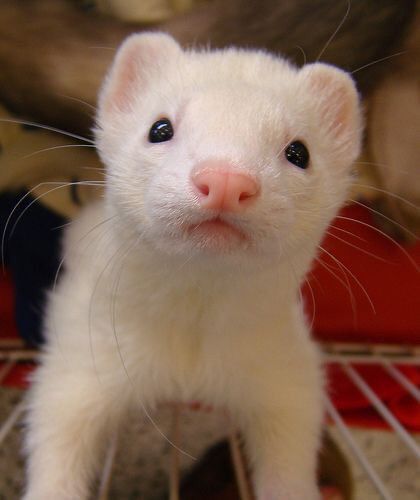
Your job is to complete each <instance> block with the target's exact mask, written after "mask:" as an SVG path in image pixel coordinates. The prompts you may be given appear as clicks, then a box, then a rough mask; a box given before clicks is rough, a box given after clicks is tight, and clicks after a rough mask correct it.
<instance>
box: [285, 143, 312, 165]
mask: <svg viewBox="0 0 420 500" xmlns="http://www.w3.org/2000/svg"><path fill="white" fill-rule="evenodd" d="M284 154H285V155H286V159H287V161H289V162H290V163H293V165H296V166H297V167H299V168H307V166H308V164H309V151H308V150H307V148H306V146H305V145H304V144H303V143H302V142H300V141H295V142H291V143H290V144H289V145H288V146H287V148H286V149H285V151H284Z"/></svg>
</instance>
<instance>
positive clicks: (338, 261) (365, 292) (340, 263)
mask: <svg viewBox="0 0 420 500" xmlns="http://www.w3.org/2000/svg"><path fill="white" fill-rule="evenodd" d="M318 248H319V249H320V250H321V251H322V252H324V253H326V254H327V255H328V256H329V257H330V258H331V259H333V260H334V262H336V263H337V265H338V266H339V267H342V268H343V269H345V270H346V271H347V272H348V273H349V275H350V276H351V277H352V278H353V279H354V281H355V282H356V283H357V284H358V285H359V287H360V289H361V290H362V292H363V293H364V295H365V297H366V298H367V300H368V302H369V304H370V307H371V308H372V311H373V313H374V314H376V309H375V306H374V305H373V302H372V299H371V298H370V296H369V294H368V293H367V291H366V288H365V287H364V286H363V285H362V284H361V283H360V281H359V280H358V278H356V276H355V275H354V274H353V273H352V272H351V271H350V269H349V268H348V267H347V266H345V265H344V264H343V263H342V262H341V261H340V260H339V259H337V257H335V256H334V255H333V254H332V253H330V252H328V250H325V248H323V247H322V246H321V245H318Z"/></svg>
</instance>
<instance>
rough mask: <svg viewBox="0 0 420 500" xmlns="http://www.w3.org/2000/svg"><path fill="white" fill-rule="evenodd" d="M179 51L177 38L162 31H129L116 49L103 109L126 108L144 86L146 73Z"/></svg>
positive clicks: (146, 78)
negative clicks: (130, 32) (136, 32)
mask: <svg viewBox="0 0 420 500" xmlns="http://www.w3.org/2000/svg"><path fill="white" fill-rule="evenodd" d="M180 52H181V49H180V47H179V45H178V44H177V42H176V41H175V40H174V39H173V38H172V37H170V36H169V35H166V34H164V33H142V34H134V35H131V36H130V37H129V38H128V39H127V40H126V41H125V42H124V43H123V45H122V47H121V48H120V49H119V51H118V53H117V56H116V58H115V62H114V65H113V67H112V69H111V72H110V74H109V76H108V79H107V81H106V84H105V87H104V92H103V96H102V103H101V104H102V106H103V109H104V111H105V112H112V111H113V110H114V111H115V110H116V111H122V112H127V111H130V109H131V106H132V104H133V101H134V100H135V97H136V93H137V92H141V91H142V90H144V88H145V85H146V84H147V81H148V80H149V78H150V76H151V75H152V74H155V73H156V72H159V71H161V69H163V70H164V68H165V66H166V65H167V64H168V63H169V61H170V60H171V59H173V58H174V57H176V55H177V54H179V53H180Z"/></svg>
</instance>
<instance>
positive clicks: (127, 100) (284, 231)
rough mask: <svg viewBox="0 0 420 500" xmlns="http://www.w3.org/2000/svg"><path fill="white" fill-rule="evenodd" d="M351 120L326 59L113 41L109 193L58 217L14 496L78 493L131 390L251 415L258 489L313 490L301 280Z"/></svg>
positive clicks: (106, 120)
mask: <svg viewBox="0 0 420 500" xmlns="http://www.w3.org/2000/svg"><path fill="white" fill-rule="evenodd" d="M361 132H362V124H361V112H360V106H359V99H358V95H357V92H356V90H355V87H354V84H353V82H352V80H351V78H350V77H349V76H348V75H347V74H345V73H344V72H343V71H340V70H338V69H336V68H333V67H331V66H328V65H325V64H318V63H316V64H310V65H307V66H305V67H303V68H302V69H297V68H295V67H292V66H291V65H290V64H288V63H287V62H285V61H284V60H282V59H280V58H279V57H275V56H272V55H269V54H266V53H263V52H259V51H246V50H237V49H228V50H220V51H194V50H192V51H184V50H182V49H181V48H180V46H179V45H178V44H177V43H176V42H175V41H174V40H173V39H172V38H171V37H169V36H167V35H165V34H159V33H155V34H150V33H146V34H140V35H133V36H131V37H129V38H128V39H127V40H126V41H125V42H124V44H123V45H122V47H121V48H120V50H119V51H118V53H117V56H116V58H115V61H114V63H113V66H112V68H111V70H110V72H109V74H108V76H107V78H106V81H105V83H104V85H103V88H102V91H101V93H100V97H99V107H98V116H97V129H96V139H97V147H98V150H99V152H100V155H101V157H102V160H103V161H104V163H105V165H106V169H107V170H106V183H105V184H106V190H105V196H104V199H103V200H102V201H101V202H99V203H97V204H96V205H94V206H92V207H90V208H88V209H87V210H85V212H84V213H83V215H82V216H81V217H80V218H79V219H78V220H77V221H76V222H75V223H74V224H73V225H72V226H71V228H70V229H69V231H68V232H67V235H66V239H65V241H64V256H65V263H66V265H65V272H64V274H63V276H62V277H61V279H60V281H59V283H58V286H57V287H56V289H55V290H54V291H53V292H52V293H51V296H50V300H49V306H48V308H47V312H46V321H45V332H46V335H47V345H46V347H45V349H44V353H43V356H42V364H41V367H40V368H39V369H38V370H37V372H36V375H35V380H34V384H33V387H32V389H31V394H30V400H29V414H28V426H27V436H26V448H27V451H28V454H29V459H28V482H27V489H26V494H25V497H24V498H25V500H76V499H77V500H81V499H86V498H87V497H88V495H89V487H90V483H91V480H92V478H93V476H94V474H95V472H96V470H97V466H98V462H99V461H100V457H101V452H102V449H103V443H104V442H105V441H106V437H107V436H108V435H109V433H110V432H111V431H112V430H113V429H115V426H117V425H118V423H119V422H120V420H121V419H122V418H123V417H124V415H125V414H126V413H127V410H128V409H129V408H130V407H137V408H139V407H140V408H144V409H146V410H147V409H149V408H153V406H154V405H155V404H156V403H157V402H160V401H165V400H179V401H188V400H192V399H194V400H196V399H198V400H200V401H202V402H204V403H206V404H211V405H213V406H215V407H222V408H225V409H226V410H227V411H228V412H229V414H230V415H231V417H232V419H233V421H234V422H236V424H237V425H238V427H239V428H240V429H241V431H242V432H243V435H244V439H245V445H246V450H247V453H248V457H249V460H250V463H251V465H252V470H253V481H254V485H255V491H256V496H257V499H258V500H279V499H281V500H283V499H285V500H286V499H290V500H292V499H293V500H295V499H296V500H297V499H299V500H312V499H317V498H319V493H318V489H317V485H316V473H315V469H316V455H317V450H318V444H319V438H320V430H321V422H322V417H323V404H322V399H323V375H322V370H321V367H320V356H319V353H318V351H317V348H316V346H315V345H314V344H313V342H312V341H311V339H310V335H309V328H308V325H307V321H306V319H305V315H304V312H303V306H302V303H301V300H300V298H299V297H300V295H299V289H300V286H301V284H302V281H303V280H304V277H305V274H306V273H307V272H308V270H309V268H310V265H311V262H312V260H313V259H314V257H315V255H316V252H317V247H318V245H319V242H320V240H321V238H322V236H323V234H324V231H325V229H326V227H327V226H328V224H329V223H330V221H331V219H332V218H333V217H334V215H335V214H336V212H337V210H338V209H339V207H340V206H341V205H342V204H343V202H344V200H345V198H346V194H347V191H348V187H349V184H350V181H351V164H352V162H353V161H354V160H355V159H356V157H357V155H358V153H359V148H360V142H361Z"/></svg>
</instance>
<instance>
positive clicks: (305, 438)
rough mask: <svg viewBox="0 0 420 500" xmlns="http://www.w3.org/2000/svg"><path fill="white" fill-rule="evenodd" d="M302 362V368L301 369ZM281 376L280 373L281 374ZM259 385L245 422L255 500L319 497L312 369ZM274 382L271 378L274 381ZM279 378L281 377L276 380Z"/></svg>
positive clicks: (317, 398) (318, 392) (318, 387)
mask: <svg viewBox="0 0 420 500" xmlns="http://www.w3.org/2000/svg"><path fill="white" fill-rule="evenodd" d="M306 368H307V367H306V366H305V365H304V364H302V366H301V371H302V372H304V371H306ZM283 375H284V374H283ZM304 375H305V373H300V374H299V376H298V377H297V379H296V380H295V381H293V376H292V374H290V376H289V377H288V381H287V385H284V384H278V385H276V384H275V383H273V379H272V381H271V387H268V388H267V387H265V388H262V390H261V392H260V394H259V396H258V398H257V399H258V401H254V403H256V406H255V408H254V409H253V410H252V411H251V413H250V415H251V416H250V415H248V419H247V424H246V425H245V426H244V435H245V444H246V447H247V450H248V455H249V458H250V461H251V464H252V468H253V471H254V485H255V491H256V498H257V500H318V499H319V498H320V495H319V491H318V487H317V482H316V462H317V452H318V447H319V441H320V434H321V421H322V382H321V376H320V375H319V377H318V380H314V378H313V377H314V376H315V377H316V370H315V372H314V371H313V370H308V373H307V375H308V380H307V381H305V376H304ZM274 380H276V379H274ZM277 380H281V379H277Z"/></svg>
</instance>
